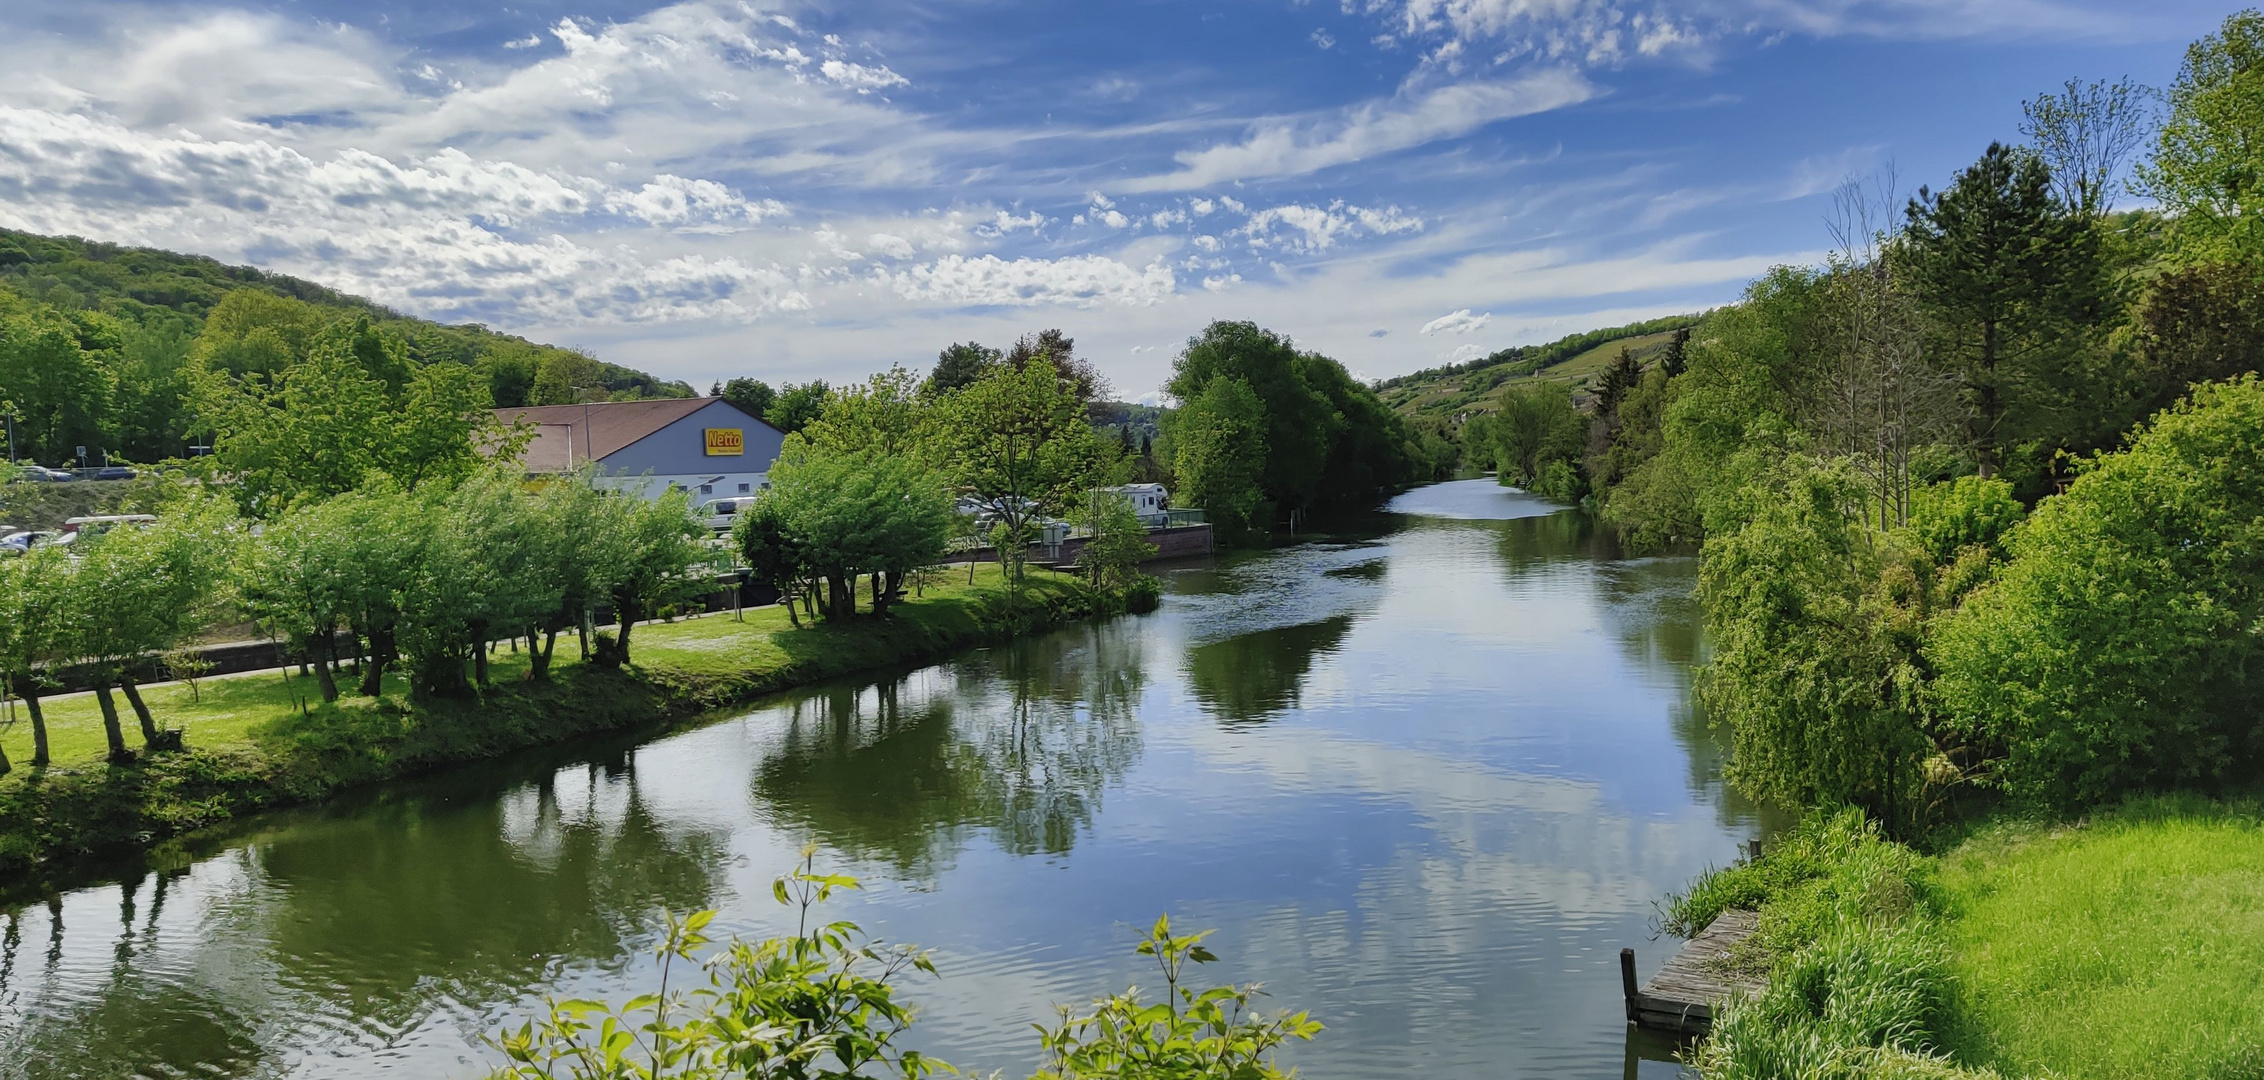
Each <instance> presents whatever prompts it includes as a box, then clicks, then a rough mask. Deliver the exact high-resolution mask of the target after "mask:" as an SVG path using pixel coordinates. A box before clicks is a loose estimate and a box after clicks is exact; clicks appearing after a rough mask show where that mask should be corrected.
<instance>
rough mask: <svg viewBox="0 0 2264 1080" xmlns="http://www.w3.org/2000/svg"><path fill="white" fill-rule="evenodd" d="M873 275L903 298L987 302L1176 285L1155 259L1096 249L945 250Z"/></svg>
mask: <svg viewBox="0 0 2264 1080" xmlns="http://www.w3.org/2000/svg"><path fill="white" fill-rule="evenodd" d="M874 280H875V281H877V282H879V283H881V284H884V285H886V286H888V287H889V288H891V289H893V290H895V291H896V293H897V294H898V295H899V296H902V297H904V298H905V299H908V300H918V301H929V302H943V303H951V304H969V305H986V306H987V305H1012V306H1029V305H1033V304H1066V305H1070V306H1075V307H1097V306H1099V305H1101V304H1123V305H1132V306H1144V305H1148V304H1155V303H1159V302H1161V301H1162V300H1164V299H1165V298H1167V297H1169V296H1170V295H1171V294H1172V293H1173V292H1174V291H1175V290H1176V289H1177V288H1178V282H1177V280H1176V279H1175V278H1174V277H1173V275H1172V272H1171V268H1170V267H1168V266H1165V265H1163V264H1162V263H1160V262H1158V263H1151V264H1149V265H1148V266H1147V267H1146V268H1145V269H1135V268H1133V267H1131V266H1127V265H1125V264H1124V263H1121V262H1118V261H1116V260H1115V259H1111V258H1107V257H1105V256H1100V255H1076V256H1070V257H1068V258H1062V259H1013V260H1007V259H1001V258H999V257H998V256H996V255H982V256H977V257H974V258H968V257H966V256H962V255H949V256H945V257H944V258H941V259H938V260H936V261H935V262H932V263H927V264H924V265H920V266H913V267H908V268H906V269H904V270H900V271H893V272H891V271H880V272H877V273H876V274H875V279H874Z"/></svg>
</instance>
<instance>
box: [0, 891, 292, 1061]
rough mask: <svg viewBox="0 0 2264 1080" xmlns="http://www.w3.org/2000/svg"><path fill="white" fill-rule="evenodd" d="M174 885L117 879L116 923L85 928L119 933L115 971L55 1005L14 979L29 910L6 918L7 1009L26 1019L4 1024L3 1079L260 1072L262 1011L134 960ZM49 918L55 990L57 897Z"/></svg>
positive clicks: (2, 985) (48, 975) (0, 1010)
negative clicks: (29, 998) (28, 994)
mask: <svg viewBox="0 0 2264 1080" xmlns="http://www.w3.org/2000/svg"><path fill="white" fill-rule="evenodd" d="M169 883H170V877H167V876H160V877H157V878H156V879H155V883H154V885H150V879H149V877H148V876H147V875H140V876H137V877H135V878H134V879H133V880H130V881H127V882H123V883H121V884H120V886H119V897H120V899H119V912H118V923H117V926H116V927H115V928H114V929H113V928H112V927H111V926H110V925H109V924H108V923H107V921H105V922H102V923H98V924H95V925H93V926H89V927H87V928H86V931H85V932H87V933H98V934H106V935H107V934H115V935H116V941H115V942H114V944H113V952H114V958H113V960H112V962H111V965H110V971H109V975H108V977H107V978H106V979H104V980H102V981H101V982H99V983H97V984H95V985H93V986H90V987H85V988H79V987H74V988H73V991H72V993H71V994H70V995H69V996H68V997H67V998H63V999H61V1000H60V1001H58V1002H54V1003H50V1002H47V1001H44V1000H42V1001H39V1002H38V1003H37V1005H36V1006H33V1007H28V1008H27V1007H26V1002H25V1001H24V1000H23V991H22V989H21V988H20V987H18V986H16V985H15V984H14V981H13V980H14V979H15V978H16V977H17V976H18V974H19V973H18V970H17V965H18V961H19V952H20V951H21V949H22V946H23V936H22V913H21V912H11V913H10V914H9V916H8V925H7V928H6V930H5V931H0V1015H5V1014H7V1013H16V1014H18V1015H19V1016H22V1017H23V1020H22V1022H21V1023H17V1024H13V1025H10V1026H4V1027H0V1076H5V1077H8V1078H10V1080H15V1078H18V1077H20V1078H22V1080H48V1078H51V1077H52V1078H54V1080H64V1078H77V1077H87V1076H160V1075H162V1076H184V1075H191V1074H195V1073H200V1072H207V1073H215V1074H218V1075H224V1076H237V1075H248V1074H250V1073H252V1072H254V1071H255V1070H256V1069H257V1068H258V1067H259V1066H260V1065H261V1064H262V1063H264V1062H266V1061H267V1060H268V1059H269V1057H270V1056H271V1055H270V1054H269V1052H268V1048H266V1047H264V1046H262V1045H261V1044H260V1042H259V1040H258V1038H257V1034H256V1033H257V1031H258V1027H259V1020H258V1018H257V1017H256V1016H252V1015H247V1014H246V1012H245V1010H243V1009H241V1008H238V1007H235V1006H232V1005H231V1004H230V1003H228V1002H226V1001H224V1000H222V999H221V998H220V997H219V996H218V995H216V994H213V993H211V992H209V991H205V990H202V989H200V988H198V987H195V986H192V985H185V984H183V983H182V982H181V981H179V980H178V979H175V978H170V977H167V976H165V975H160V974H153V973H152V972H151V971H150V970H149V968H148V967H147V966H145V965H142V964H137V963H136V962H135V961H136V958H137V957H138V956H139V955H140V953H141V952H142V950H143V947H144V946H145V944H146V943H147V942H148V941H149V939H150V938H151V936H152V935H153V934H154V933H155V931H156V928H157V922H158V918H159V916H160V915H161V913H162V911H163V908H164V905H165V893H166V888H167V886H168V884H169ZM145 885H150V888H149V889H148V894H147V895H148V897H149V909H148V913H147V915H146V916H143V917H138V918H137V912H136V902H137V901H138V900H140V899H141V898H142V897H143V895H144V886H145ZM47 914H48V934H47V938H48V940H47V963H46V969H45V971H44V972H43V973H42V974H43V981H44V982H45V984H46V985H47V986H49V987H53V986H56V985H57V979H58V978H59V977H60V973H59V972H58V971H57V965H58V963H59V962H60V960H61V958H62V947H63V933H64V923H63V918H62V915H63V911H62V904H61V903H60V901H59V900H58V901H56V902H51V903H50V904H49V905H48V909H47ZM137 923H138V924H139V925H137Z"/></svg>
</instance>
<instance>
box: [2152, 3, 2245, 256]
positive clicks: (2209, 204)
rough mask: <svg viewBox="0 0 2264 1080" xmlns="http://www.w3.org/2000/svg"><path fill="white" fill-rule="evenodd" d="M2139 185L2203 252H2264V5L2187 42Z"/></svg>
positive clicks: (2193, 250)
mask: <svg viewBox="0 0 2264 1080" xmlns="http://www.w3.org/2000/svg"><path fill="white" fill-rule="evenodd" d="M2165 96H2166V98H2167V100H2168V103H2169V115H2168V117H2167V118H2166V119H2165V120H2164V122H2163V124H2162V131H2161V136H2160V138H2159V139H2158V141H2157V142H2156V144H2155V148H2154V156H2153V158H2152V160H2150V161H2147V162H2145V163H2144V164H2142V165H2140V166H2139V169H2138V181H2139V187H2140V189H2141V190H2143V191H2144V192H2145V193H2146V194H2148V195H2151V196H2153V197H2154V198H2155V199H2157V200H2159V201H2160V202H2161V204H2162V208H2163V209H2164V210H2165V211H2167V212H2168V213H2169V216H2170V219H2171V221H2172V222H2173V228H2174V230H2175V232H2176V233H2177V234H2178V235H2179V237H2180V238H2181V240H2182V241H2183V243H2182V245H2181V247H2182V248H2183V251H2182V252H2181V254H2183V255H2184V256H2185V257H2186V258H2189V259H2192V260H2195V261H2239V262H2248V263H2256V262H2258V261H2259V260H2264V14H2259V13H2258V12H2257V11H2256V10H2255V9H2254V8H2251V9H2249V10H2247V11H2241V12H2237V13H2235V14H2233V15H2230V16H2228V17H2227V18H2226V19H2225V22H2224V25H2223V26H2221V27H2219V28H2218V31H2217V32H2216V33H2215V34H2211V35H2210V36H2208V37H2205V38H2202V39H2201V40H2200V41H2197V42H2194V43H2193V45H2192V46H2191V47H2189V48H2187V49H2186V52H2185V62H2184V64H2183V65H2181V66H2180V67H2179V68H2178V76H2177V80H2176V81H2175V82H2173V83H2171V84H2170V89H2169V92H2168V93H2167V94H2166V95H2165Z"/></svg>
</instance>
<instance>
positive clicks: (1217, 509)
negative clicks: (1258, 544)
mask: <svg viewBox="0 0 2264 1080" xmlns="http://www.w3.org/2000/svg"><path fill="white" fill-rule="evenodd" d="M1165 423H1166V427H1165V431H1166V433H1167V434H1168V435H1169V436H1170V438H1171V444H1172V469H1173V471H1174V472H1175V473H1177V474H1178V477H1179V489H1178V499H1179V501H1180V502H1181V503H1183V504H1186V505H1190V506H1199V507H1201V508H1202V509H1203V510H1204V512H1205V513H1206V515H1207V516H1208V518H1209V520H1210V523H1211V527H1212V528H1213V529H1214V530H1216V531H1217V532H1218V533H1219V534H1220V535H1221V536H1222V537H1223V538H1224V539H1226V540H1227V541H1228V542H1230V543H1231V542H1234V541H1237V540H1239V539H1241V538H1242V537H1243V536H1245V535H1247V534H1249V533H1250V532H1252V531H1253V530H1254V529H1255V528H1256V527H1257V525H1258V522H1257V521H1255V520H1254V519H1255V516H1256V514H1257V510H1258V505H1259V503H1260V501H1261V500H1262V499H1263V498H1264V493H1263V491H1261V490H1260V487H1259V485H1260V483H1261V482H1262V480H1263V469H1264V464H1263V463H1264V462H1265V460H1266V457H1267V453H1266V441H1265V440H1266V434H1265V405H1264V404H1263V403H1262V402H1260V401H1259V400H1258V395H1257V394H1256V393H1254V392H1252V391H1251V389H1250V384H1248V383H1246V382H1243V381H1242V380H1241V379H1239V378H1234V377H1231V376H1230V377H1227V378H1222V379H1214V380H1212V381H1211V382H1210V384H1209V385H1207V386H1205V387H1204V388H1203V390H1202V392H1201V393H1199V394H1197V395H1195V396H1194V397H1192V398H1189V399H1188V400H1187V402H1186V403H1185V404H1183V405H1181V406H1180V407H1179V409H1178V410H1177V411H1176V412H1174V413H1172V414H1171V415H1170V416H1169V417H1167V419H1166V421H1165Z"/></svg>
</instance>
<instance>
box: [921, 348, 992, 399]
mask: <svg viewBox="0 0 2264 1080" xmlns="http://www.w3.org/2000/svg"><path fill="white" fill-rule="evenodd" d="M1005 358H1006V354H1004V353H1002V352H999V351H998V350H997V349H993V348H990V347H988V346H986V345H980V344H977V343H975V342H972V341H967V342H960V343H957V344H952V345H946V346H944V347H943V351H942V352H939V353H937V354H936V358H935V370H934V371H932V372H930V373H929V375H928V378H927V381H926V382H924V383H922V384H921V385H920V392H921V393H922V394H923V395H924V396H927V397H931V398H935V397H942V396H943V395H945V394H948V393H950V392H952V391H954V390H957V389H959V388H961V387H965V386H971V385H973V384H974V382H975V380H977V379H980V378H982V377H983V376H984V375H985V374H987V373H989V371H990V369H992V368H993V367H996V366H998V363H999V361H1001V360H1004V359H1005Z"/></svg>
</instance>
